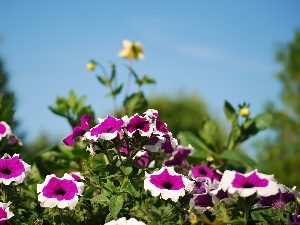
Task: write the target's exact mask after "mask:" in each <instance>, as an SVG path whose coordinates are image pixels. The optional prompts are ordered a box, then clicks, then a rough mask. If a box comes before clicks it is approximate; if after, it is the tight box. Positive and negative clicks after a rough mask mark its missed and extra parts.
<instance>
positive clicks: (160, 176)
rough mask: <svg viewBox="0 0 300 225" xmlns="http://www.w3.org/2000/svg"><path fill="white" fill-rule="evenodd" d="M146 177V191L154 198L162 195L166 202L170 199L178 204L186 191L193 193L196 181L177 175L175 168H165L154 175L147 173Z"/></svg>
mask: <svg viewBox="0 0 300 225" xmlns="http://www.w3.org/2000/svg"><path fill="white" fill-rule="evenodd" d="M145 175H146V179H145V180H144V189H145V190H149V191H150V192H151V195H152V196H154V197H157V196H159V195H161V198H163V199H165V200H166V199H169V198H170V199H171V200H172V201H174V202H177V201H178V199H179V197H182V196H184V195H185V191H188V192H191V191H192V190H193V188H194V181H191V180H189V179H188V178H186V177H184V176H183V175H182V174H178V173H176V172H175V170H174V167H167V166H165V167H162V168H161V169H160V170H159V171H156V172H154V173H153V174H148V173H147V172H145Z"/></svg>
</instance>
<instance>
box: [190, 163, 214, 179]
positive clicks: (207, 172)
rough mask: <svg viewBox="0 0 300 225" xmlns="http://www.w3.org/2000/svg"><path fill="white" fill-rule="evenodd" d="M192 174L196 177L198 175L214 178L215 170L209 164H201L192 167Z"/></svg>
mask: <svg viewBox="0 0 300 225" xmlns="http://www.w3.org/2000/svg"><path fill="white" fill-rule="evenodd" d="M190 174H191V176H192V177H193V178H194V179H196V178H198V177H206V178H209V179H211V180H213V179H214V171H213V170H212V169H211V168H209V167H208V166H207V165H199V166H194V167H192V168H191V171H190Z"/></svg>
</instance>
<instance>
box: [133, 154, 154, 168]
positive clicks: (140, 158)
mask: <svg viewBox="0 0 300 225" xmlns="http://www.w3.org/2000/svg"><path fill="white" fill-rule="evenodd" d="M133 159H135V160H136V161H137V163H138V164H140V165H141V166H148V168H153V167H154V165H155V161H151V162H149V153H148V152H147V151H138V152H137V153H136V154H135V156H134V157H133Z"/></svg>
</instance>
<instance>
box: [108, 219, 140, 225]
mask: <svg viewBox="0 0 300 225" xmlns="http://www.w3.org/2000/svg"><path fill="white" fill-rule="evenodd" d="M104 225H146V224H145V223H144V222H142V221H138V220H136V219H135V218H130V219H129V220H127V219H126V217H122V218H120V219H118V220H112V221H110V222H107V223H105V224H104Z"/></svg>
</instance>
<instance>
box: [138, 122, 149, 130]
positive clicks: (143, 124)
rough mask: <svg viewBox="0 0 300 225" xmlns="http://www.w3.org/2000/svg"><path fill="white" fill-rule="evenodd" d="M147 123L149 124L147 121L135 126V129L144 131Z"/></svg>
mask: <svg viewBox="0 0 300 225" xmlns="http://www.w3.org/2000/svg"><path fill="white" fill-rule="evenodd" d="M147 123H148V122H147V121H141V122H139V123H137V124H136V125H135V128H136V129H143V128H144V127H145V126H146V124H147Z"/></svg>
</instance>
